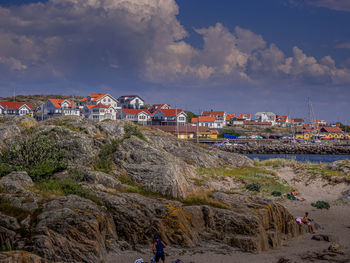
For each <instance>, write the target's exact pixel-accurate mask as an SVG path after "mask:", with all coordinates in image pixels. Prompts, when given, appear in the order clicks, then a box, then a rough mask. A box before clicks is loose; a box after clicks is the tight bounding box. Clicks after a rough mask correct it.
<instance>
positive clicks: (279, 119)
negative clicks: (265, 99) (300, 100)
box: [276, 115, 290, 127]
mask: <svg viewBox="0 0 350 263" xmlns="http://www.w3.org/2000/svg"><path fill="white" fill-rule="evenodd" d="M289 123H290V121H289V118H288V116H282V115H276V124H277V125H278V126H281V127H286V126H287V125H288V124H289Z"/></svg>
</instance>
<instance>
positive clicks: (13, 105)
mask: <svg viewBox="0 0 350 263" xmlns="http://www.w3.org/2000/svg"><path fill="white" fill-rule="evenodd" d="M33 111H34V107H33V106H32V105H30V104H29V103H25V102H18V101H0V114H3V115H21V116H23V115H29V116H33Z"/></svg>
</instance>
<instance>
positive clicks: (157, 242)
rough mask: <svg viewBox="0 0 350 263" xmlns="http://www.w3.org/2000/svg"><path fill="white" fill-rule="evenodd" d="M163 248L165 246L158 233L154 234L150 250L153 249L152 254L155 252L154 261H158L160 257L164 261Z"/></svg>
mask: <svg viewBox="0 0 350 263" xmlns="http://www.w3.org/2000/svg"><path fill="white" fill-rule="evenodd" d="M164 248H166V244H165V243H164V242H163V241H162V240H161V239H160V237H159V236H158V235H155V236H154V243H153V247H152V251H153V254H155V261H156V263H158V262H159V260H160V259H161V260H162V261H163V263H166V262H165V255H164Z"/></svg>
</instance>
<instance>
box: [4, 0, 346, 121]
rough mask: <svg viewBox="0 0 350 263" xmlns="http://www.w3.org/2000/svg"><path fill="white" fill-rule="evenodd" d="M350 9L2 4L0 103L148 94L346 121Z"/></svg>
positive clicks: (333, 0)
mask: <svg viewBox="0 0 350 263" xmlns="http://www.w3.org/2000/svg"><path fill="white" fill-rule="evenodd" d="M348 25H350V1H348V0H284V1H282V0H266V1H261V0H249V1H248V0H235V1H232V0H220V1H217V0H216V1H215V0H176V1H175V0H163V1H157V0H123V1H122V0H80V1H75V0H48V1H29V0H0V96H8V95H12V94H13V92H14V91H15V92H16V93H17V94H38V93H62V94H67V95H86V94H88V93H90V92H109V93H111V94H112V95H115V96H119V95H123V94H130V93H132V94H134V93H136V94H140V95H141V96H142V97H144V98H145V99H146V101H147V102H148V103H161V102H164V103H170V104H172V105H174V106H175V105H176V106H178V107H182V108H186V109H189V110H192V111H195V112H198V111H199V110H204V109H220V110H226V111H228V112H233V113H245V112H248V113H254V112H257V111H274V112H276V113H277V114H290V115H291V116H292V117H306V114H307V106H306V98H307V96H310V97H311V99H312V101H313V106H314V110H315V115H316V118H318V119H326V120H332V121H342V122H346V123H350V116H349V111H350V101H349V97H350V29H349V26H348Z"/></svg>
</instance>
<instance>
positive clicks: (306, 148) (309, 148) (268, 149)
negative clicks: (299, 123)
mask: <svg viewBox="0 0 350 263" xmlns="http://www.w3.org/2000/svg"><path fill="white" fill-rule="evenodd" d="M218 147H219V148H220V149H221V150H223V151H227V152H233V153H241V154H324V155H332V154H350V145H335V144H334V145H333V144H329V145H317V144H315V145H300V144H252V145H228V146H218Z"/></svg>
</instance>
